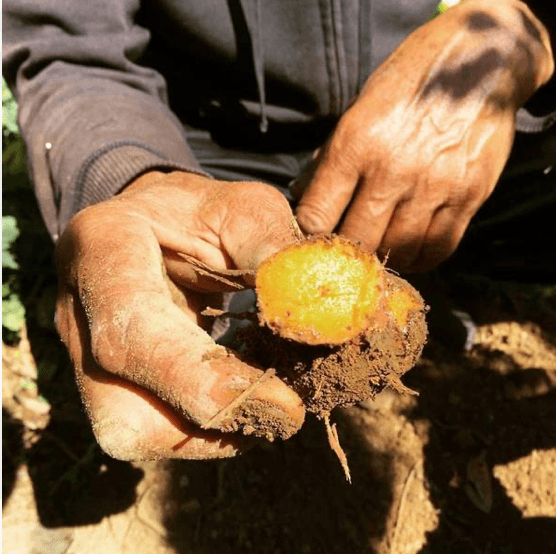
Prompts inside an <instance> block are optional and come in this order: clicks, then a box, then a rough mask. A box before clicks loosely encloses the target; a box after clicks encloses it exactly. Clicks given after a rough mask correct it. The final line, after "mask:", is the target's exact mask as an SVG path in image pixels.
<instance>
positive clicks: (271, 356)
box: [251, 236, 427, 476]
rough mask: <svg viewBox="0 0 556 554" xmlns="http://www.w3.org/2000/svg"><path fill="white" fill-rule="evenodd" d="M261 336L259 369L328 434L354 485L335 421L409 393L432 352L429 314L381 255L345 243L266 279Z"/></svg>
mask: <svg viewBox="0 0 556 554" xmlns="http://www.w3.org/2000/svg"><path fill="white" fill-rule="evenodd" d="M256 292H257V300H258V308H259V320H260V323H261V327H262V329H265V328H266V329H267V331H266V332H265V331H264V330H263V331H261V329H259V331H257V337H256V339H255V340H253V341H251V343H252V344H253V347H254V351H255V352H258V354H256V355H255V359H258V361H259V363H266V364H267V365H272V367H275V368H276V372H277V375H279V376H280V377H281V378H282V379H284V381H285V382H286V383H287V384H288V385H289V386H290V387H291V388H293V389H294V390H295V391H296V392H297V393H298V394H299V396H300V397H301V398H302V399H303V402H304V403H305V406H306V408H307V410H308V411H309V412H313V413H314V414H316V415H317V416H318V417H319V418H321V419H324V421H325V423H326V424H327V432H328V437H329V440H330V437H331V436H332V437H333V439H334V440H332V441H330V444H331V447H332V448H333V450H334V451H335V452H336V454H337V455H338V458H339V459H340V462H341V463H342V466H343V468H344V470H345V471H346V476H349V470H348V469H347V462H346V460H345V455H344V454H343V452H342V450H341V447H340V445H339V441H338V436H337V434H335V433H332V432H331V429H332V428H331V427H330V424H329V415H330V412H331V411H332V410H333V409H334V408H336V407H338V406H349V405H353V404H355V403H357V402H360V401H362V400H366V399H369V398H374V396H375V395H376V394H377V393H379V392H380V391H381V390H382V389H384V388H385V387H387V386H390V387H392V388H394V389H395V390H397V391H399V392H410V393H413V391H411V390H410V389H408V388H407V387H405V386H404V385H403V384H402V382H401V380H400V377H401V376H402V375H403V374H404V373H405V372H407V371H408V370H409V369H411V368H412V367H413V366H414V365H415V363H416V362H417V360H418V359H419V356H420V355H421V351H422V349H423V346H424V344H425V342H426V337H427V327H426V322H425V312H426V307H425V305H424V302H423V300H422V298H421V296H420V295H419V293H418V292H417V291H416V290H415V289H414V288H413V287H412V286H411V285H410V284H409V283H407V282H406V281H405V280H403V279H401V278H400V277H397V276H396V275H393V274H392V273H390V272H388V271H387V270H386V269H385V268H384V266H383V265H382V264H381V262H380V260H379V259H378V258H377V256H376V255H375V254H370V253H366V252H363V251H362V250H360V249H359V248H358V247H357V246H356V245H355V244H353V243H351V242H349V241H347V240H345V239H342V238H340V237H337V236H333V237H318V238H311V239H307V240H306V241H303V242H300V243H299V244H295V245H293V246H290V247H289V248H287V249H285V250H282V251H281V252H278V253H277V254H275V255H274V256H272V257H271V258H269V259H268V260H266V261H265V262H264V263H263V264H262V266H261V267H260V268H259V271H258V272H257V278H256Z"/></svg>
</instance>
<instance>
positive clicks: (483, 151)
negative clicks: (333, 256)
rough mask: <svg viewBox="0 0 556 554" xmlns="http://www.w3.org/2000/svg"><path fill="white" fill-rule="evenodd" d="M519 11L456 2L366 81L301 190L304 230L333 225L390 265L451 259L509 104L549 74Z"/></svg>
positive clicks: (496, 171) (485, 183)
mask: <svg viewBox="0 0 556 554" xmlns="http://www.w3.org/2000/svg"><path fill="white" fill-rule="evenodd" d="M553 68H554V63H553V60H552V54H551V50H550V43H549V39H548V35H547V33H546V30H545V29H544V27H543V26H542V25H541V24H540V23H539V21H538V20H537V19H536V18H535V17H534V15H533V14H532V13H531V12H530V11H529V10H528V8H527V6H525V4H522V3H520V2H515V1H513V0H512V1H509V0H503V1H499V0H496V1H488V0H487V1H475V0H470V1H467V2H463V3H461V4H459V5H458V6H456V7H454V8H451V9H450V10H448V12H446V13H445V14H443V15H442V16H440V17H437V18H436V19H434V20H433V21H431V22H429V23H428V24H427V25H424V26H423V27H421V28H420V29H418V30H417V31H415V32H414V33H413V34H412V35H411V36H410V37H408V39H407V40H406V41H405V42H404V43H402V45H401V46H400V47H399V48H398V49H397V50H396V51H395V52H394V53H393V55H392V56H391V57H390V58H389V59H388V60H386V62H384V63H383V64H382V65H381V66H380V67H379V68H378V70H377V71H376V72H375V73H374V74H373V75H372V76H371V77H370V78H369V80H368V82H367V83H366V86H365V87H364V89H363V90H362V92H361V93H360V95H359V97H358V98H357V99H356V101H355V102H354V103H353V105H352V106H351V107H350V108H349V109H348V110H347V111H346V113H345V114H344V116H343V117H342V118H341V119H340V121H339V124H338V126H337V128H336V130H335V132H334V133H333V135H332V137H331V139H330V141H329V142H328V144H327V145H326V146H325V147H323V148H322V149H321V150H320V151H319V152H318V154H317V157H316V159H315V161H314V163H313V165H312V167H311V168H310V170H309V171H308V172H307V173H306V174H305V175H304V176H303V177H302V178H301V181H302V182H301V183H298V187H297V189H298V190H300V189H301V190H303V189H305V190H304V193H303V195H302V198H301V201H300V205H299V208H298V210H297V218H298V222H299V224H300V226H301V228H302V229H303V230H304V231H306V232H308V233H329V232H331V231H332V230H334V229H339V230H340V232H341V233H342V234H343V235H345V236H347V237H348V238H351V239H352V240H354V241H356V242H359V243H360V244H361V245H362V246H363V247H364V248H366V249H368V250H369V251H378V253H379V254H380V255H382V256H383V257H384V256H386V255H387V254H388V253H389V261H388V265H389V266H390V267H393V268H394V269H397V270H405V271H426V270H430V269H432V268H433V267H435V266H436V265H437V264H439V263H440V262H442V261H443V260H445V259H446V258H448V257H449V256H450V254H452V253H453V251H454V250H455V249H456V247H457V245H458V243H459V242H460V240H461V238H462V236H463V234H464V232H465V230H466V228H467V226H468V224H469V221H470V219H471V217H472V216H473V215H474V214H475V213H476V212H477V210H478V209H479V207H480V206H481V205H482V204H483V203H484V201H485V200H486V199H487V198H488V196H489V195H490V194H491V192H492V190H493V189H494V186H495V184H496V182H497V180H498V178H499V176H500V174H501V172H502V169H503V167H504V164H505V163H506V161H507V158H508V155H509V152H510V148H511V145H512V142H513V135H514V119H515V113H516V111H517V109H518V108H519V107H520V106H521V105H523V103H524V102H525V100H526V99H527V98H528V97H529V96H530V95H531V94H532V93H533V92H534V91H535V90H536V89H537V88H538V87H539V86H540V85H541V84H542V83H544V82H546V81H547V80H548V79H549V78H550V76H551V74H552V71H553Z"/></svg>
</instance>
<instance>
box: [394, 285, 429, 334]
mask: <svg viewBox="0 0 556 554" xmlns="http://www.w3.org/2000/svg"><path fill="white" fill-rule="evenodd" d="M386 303H387V305H388V309H389V311H390V313H391V314H392V316H393V317H394V319H395V320H396V323H397V324H398V327H405V326H406V325H407V323H408V319H409V314H410V313H412V312H413V311H414V310H421V308H422V305H421V303H420V302H419V301H418V300H417V298H415V297H414V296H413V295H412V294H411V293H410V292H409V291H407V290H404V289H396V290H394V291H393V292H392V293H391V294H390V295H389V296H388V298H387V300H386Z"/></svg>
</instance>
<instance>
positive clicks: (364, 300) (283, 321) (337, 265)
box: [256, 237, 385, 345]
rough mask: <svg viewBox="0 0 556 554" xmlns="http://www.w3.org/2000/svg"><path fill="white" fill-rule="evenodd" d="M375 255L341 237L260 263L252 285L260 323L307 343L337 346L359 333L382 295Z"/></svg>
mask: <svg viewBox="0 0 556 554" xmlns="http://www.w3.org/2000/svg"><path fill="white" fill-rule="evenodd" d="M384 275H385V272H384V269H383V267H382V265H381V263H380V261H379V260H378V258H377V257H376V256H375V255H374V254H368V253H366V252H363V251H362V250H360V249H359V248H358V247H357V246H355V245H354V244H352V243H350V242H348V241H346V240H344V239H341V238H339V237H333V238H324V237H321V238H318V239H312V240H308V241H305V242H302V243H299V244H296V245H294V246H291V247H289V248H286V249H285V250H282V251H281V252H278V253H277V254H275V255H274V256H272V257H271V258H270V259H268V260H267V261H266V262H264V263H263V264H262V266H261V267H260V268H259V271H258V272H257V279H256V287H257V295H258V300H259V311H260V315H261V319H262V321H263V323H265V324H266V325H268V326H269V327H270V328H271V329H273V330H274V331H276V332H277V333H278V334H279V335H280V336H282V337H284V338H287V339H293V340H296V341H299V342H304V343H306V344H311V345H317V344H329V345H333V344H341V343H344V342H346V341H349V340H350V339H352V338H354V337H356V336H357V335H359V334H360V333H361V332H363V331H364V330H365V329H366V328H367V327H368V326H369V323H370V320H371V318H372V317H373V315H374V313H375V311H376V309H377V307H378V303H379V299H380V297H381V295H382V293H383V291H384Z"/></svg>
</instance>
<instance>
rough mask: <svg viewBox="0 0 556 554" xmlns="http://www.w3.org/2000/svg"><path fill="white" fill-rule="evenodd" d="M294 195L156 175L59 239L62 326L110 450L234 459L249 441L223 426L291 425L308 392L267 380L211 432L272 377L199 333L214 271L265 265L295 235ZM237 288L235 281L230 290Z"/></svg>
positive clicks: (91, 211) (133, 455)
mask: <svg viewBox="0 0 556 554" xmlns="http://www.w3.org/2000/svg"><path fill="white" fill-rule="evenodd" d="M298 233H299V230H298V229H297V227H296V225H295V222H294V221H293V215H292V213H291V210H290V208H289V206H288V204H287V202H286V200H285V199H284V198H283V196H282V195H281V194H280V193H279V192H278V191H276V190H274V189H273V188H271V187H269V186H267V185H263V184H260V183H224V182H220V181H214V180H211V179H208V178H206V177H202V176H198V175H194V174H189V173H185V172H174V173H170V174H164V173H159V172H150V173H147V174H145V175H144V176H142V177H140V178H138V179H137V180H136V181H135V182H133V183H132V184H131V185H130V186H128V187H127V188H126V189H125V190H124V191H123V192H122V193H121V194H120V195H118V196H116V197H114V198H112V199H111V200H108V201H106V202H103V203H101V204H98V205H96V206H92V207H90V208H87V209H85V210H83V211H82V212H80V213H79V214H77V215H76V216H75V217H74V218H73V220H72V221H71V223H70V225H69V226H68V228H67V229H66V231H65V232H64V234H63V235H62V237H61V239H60V241H59V242H58V245H57V253H56V254H57V266H58V274H59V281H60V288H59V295H58V300H57V310H56V324H57V327H58V330H59V332H60V335H61V337H62V339H63V341H64V343H65V344H66V346H67V348H68V350H69V353H70V356H71V358H72V361H73V364H74V366H75V369H76V374H77V380H78V383H79V387H80V390H81V394H82V397H83V400H84V404H85V407H86V409H87V412H88V414H89V416H90V419H91V421H92V425H93V430H94V432H95V435H96V437H97V440H98V441H99V444H100V445H101V447H102V448H103V449H104V450H105V451H106V452H107V453H108V454H110V455H112V456H114V457H116V458H119V459H126V460H141V459H157V458H214V457H226V456H233V455H234V454H235V453H237V452H238V451H241V449H242V447H243V446H244V442H245V439H244V438H243V437H241V436H239V435H238V434H234V433H228V434H224V433H222V432H221V431H234V430H237V429H238V428H239V429H240V430H241V429H243V430H244V431H245V432H247V433H249V432H253V431H254V430H255V431H259V432H260V433H262V434H263V436H267V437H273V436H276V435H278V436H280V433H281V432H283V431H284V430H286V431H288V432H290V434H291V433H293V432H295V431H296V430H297V429H298V428H299V427H300V426H301V423H302V421H303V417H304V408H303V406H302V403H301V400H300V399H299V397H298V396H297V395H296V394H295V393H294V392H293V391H292V390H290V389H289V388H288V387H287V386H286V385H284V383H282V381H280V380H279V379H278V378H276V377H269V378H265V379H264V380H262V381H261V383H260V385H259V386H257V387H255V389H254V391H253V392H252V394H250V395H249V396H248V398H247V399H246V400H244V401H243V402H242V403H241V405H240V406H239V408H238V409H237V410H235V411H234V412H233V414H231V415H233V416H234V417H233V418H232V417H231V415H230V414H227V415H226V416H225V417H224V418H219V421H217V422H216V423H214V424H213V425H209V427H214V428H215V429H217V430H211V429H208V430H206V429H204V428H202V427H203V426H205V427H206V424H207V423H208V422H210V421H211V419H213V416H215V415H216V414H218V413H219V412H220V411H221V410H223V409H224V408H226V407H227V406H228V405H229V404H230V402H232V401H233V400H235V399H236V398H237V397H238V396H239V395H240V394H241V393H242V392H243V391H244V390H245V389H247V388H248V387H249V386H250V385H251V384H253V383H254V382H255V381H256V380H257V379H258V378H259V377H260V376H261V375H262V374H263V372H262V371H261V370H260V369H256V368H254V367H251V366H249V365H247V364H245V363H243V362H241V361H240V360H239V359H238V358H236V357H235V356H233V355H232V354H230V353H229V352H228V351H226V350H225V349H224V348H223V347H220V346H217V345H216V344H215V343H214V342H213V341H212V339H211V338H210V336H209V335H208V334H207V333H206V332H205V331H204V330H203V329H202V328H201V327H203V326H205V327H206V325H207V321H206V320H205V318H203V316H202V315H201V312H202V311H203V309H205V308H206V307H207V304H208V303H209V302H210V299H211V293H212V298H214V296H217V295H215V292H221V291H223V290H230V289H229V288H227V287H226V285H224V284H222V283H219V282H218V281H215V280H214V279H212V278H211V277H208V276H203V275H202V274H201V273H199V272H198V271H197V270H195V269H194V267H193V266H194V265H195V263H194V264H193V265H192V264H190V263H188V262H187V261H186V259H184V256H183V255H186V256H189V259H190V260H191V259H193V260H194V261H196V262H201V263H202V264H204V265H205V266H209V267H210V268H214V269H215V270H226V269H230V268H232V269H233V268H239V269H256V268H257V267H258V265H259V264H260V263H261V262H262V261H263V260H264V259H265V258H266V257H268V256H269V255H271V254H273V253H274V252H275V251H277V250H279V249H280V248H283V247H284V246H286V245H289V244H291V243H293V242H295V241H296V240H297V234H298ZM228 286H229V285H228Z"/></svg>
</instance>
